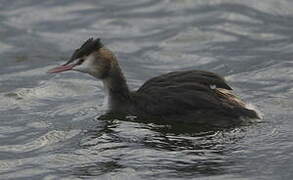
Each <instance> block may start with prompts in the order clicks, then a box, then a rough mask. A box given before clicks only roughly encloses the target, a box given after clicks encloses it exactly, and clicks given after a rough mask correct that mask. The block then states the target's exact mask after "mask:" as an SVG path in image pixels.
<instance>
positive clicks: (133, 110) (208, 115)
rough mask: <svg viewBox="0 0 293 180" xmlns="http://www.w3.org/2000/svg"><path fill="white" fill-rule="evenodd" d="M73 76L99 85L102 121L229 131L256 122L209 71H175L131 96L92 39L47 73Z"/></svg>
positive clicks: (117, 70)
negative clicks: (104, 108) (103, 99)
mask: <svg viewBox="0 0 293 180" xmlns="http://www.w3.org/2000/svg"><path fill="white" fill-rule="evenodd" d="M67 70H75V71H80V72H84V73H88V74H90V75H92V76H94V77H96V78H98V79H100V80H101V81H103V83H104V86H105V89H106V93H107V94H108V101H109V106H108V108H109V109H108V113H107V114H106V115H105V116H102V117H103V118H109V117H110V118H117V117H120V118H121V117H125V116H127V115H135V116H137V118H138V119H140V120H150V121H154V122H157V121H160V122H165V123H169V122H184V123H194V124H202V125H209V126H210V125H211V126H220V127H228V126H234V125H237V124H240V123H241V122H242V120H241V117H244V118H259V116H258V114H257V113H256V112H255V111H254V110H251V109H247V108H246V105H245V103H244V102H243V101H242V100H240V99H239V98H237V97H236V96H235V95H234V94H233V93H232V88H231V87H230V86H229V85H228V84H227V82H226V81H225V80H224V79H223V78H222V77H220V76H218V75H217V74H215V73H212V72H207V71H197V70H191V71H178V72H171V73H167V74H163V75H160V76H157V77H154V78H152V79H150V80H148V81H147V82H146V83H144V84H143V85H142V86H141V87H140V88H139V89H138V90H137V91H132V92H131V91H129V89H128V86H127V83H126V80H125V78H124V76H123V74H122V71H121V69H120V67H119V65H118V62H117V60H116V57H115V56H114V55H113V53H112V52H111V51H110V50H108V49H106V48H105V47H104V46H103V45H102V43H101V42H100V40H99V39H96V40H93V39H92V38H91V39H89V40H88V41H87V42H85V43H84V44H83V45H82V46H81V47H80V48H79V49H77V50H76V51H75V52H74V54H73V55H72V57H71V58H70V60H69V61H68V62H67V63H66V64H65V65H63V66H60V67H57V68H54V69H52V70H51V71H50V72H52V73H54V72H62V71H67Z"/></svg>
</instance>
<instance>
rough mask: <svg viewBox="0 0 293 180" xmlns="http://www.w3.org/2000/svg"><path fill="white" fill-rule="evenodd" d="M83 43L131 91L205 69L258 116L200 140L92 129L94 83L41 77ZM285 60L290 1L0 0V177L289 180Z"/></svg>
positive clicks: (161, 131) (123, 127) (96, 109)
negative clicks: (103, 55)
mask: <svg viewBox="0 0 293 180" xmlns="http://www.w3.org/2000/svg"><path fill="white" fill-rule="evenodd" d="M91 36H93V37H100V38H101V39H102V41H103V42H104V44H106V46H107V47H109V48H110V49H112V50H113V51H114V52H115V53H116V55H117V56H118V59H119V62H120V65H121V67H122V69H123V71H124V73H125V75H126V77H127V79H128V84H129V86H130V87H131V88H132V89H136V88H138V87H139V86H140V85H141V84H142V83H143V82H144V81H145V80H147V79H149V78H150V77H153V76H155V75H159V74H161V73H165V72H170V71H174V70H188V69H202V70H209V71H212V72H216V73H218V74H220V75H222V76H225V78H226V79H227V80H228V82H229V83H230V84H231V86H232V87H233V88H234V89H235V91H236V93H237V94H238V95H239V96H241V97H242V98H243V99H244V100H245V101H246V102H248V103H251V104H253V105H255V106H256V107H257V108H258V109H259V110H260V111H261V112H262V113H263V114H264V118H263V120H262V122H261V123H255V124H253V125H250V126H244V127H239V128H234V129H224V130H219V131H202V132H193V131H191V130H190V129H188V128H186V127H185V128H184V127H183V128H182V127H178V128H171V127H169V126H162V125H156V124H151V123H139V122H133V121H121V120H113V121H102V120H96V119H95V118H96V117H97V116H99V115H101V114H103V112H104V110H103V108H102V103H103V97H104V94H103V90H102V85H101V83H100V82H98V81H97V80H95V79H94V78H92V77H89V76H87V75H84V74H80V73H74V72H72V73H70V72H68V73H62V74H56V75H50V74H47V73H46V71H47V70H48V69H50V68H52V67H54V66H56V65H57V64H61V63H62V62H64V61H65V60H67V59H68V58H69V57H70V55H71V53H72V52H73V50H74V49H76V48H78V47H79V46H80V44H81V43H83V42H84V41H85V40H86V39H87V38H89V37H91ZM292 59H293V1H291V0H262V1H256V0H246V1H243V0H137V1H134V0H124V1H119V0H116V1H115V0H100V1H94V0H91V1H78V0H50V1H38V0H10V1H8V0H1V1H0V179H7V180H10V179H46V180H48V179H134V180H136V179H211V180H213V179H217V180H218V179H223V180H224V179H225V180H226V179H237V180H238V179H239V180H240V179H241V180H243V179H245V180H246V179H251V180H255V179H266V180H267V179H273V180H279V179H284V180H290V179H293V158H292V155H293V140H292V139H293V132H292V129H293V121H292V118H293V112H292V110H293V101H292V99H291V98H292V96H293V83H292V82H293V81H292V80H293V78H292V77H293V69H292V67H293V63H292V61H291V60H292Z"/></svg>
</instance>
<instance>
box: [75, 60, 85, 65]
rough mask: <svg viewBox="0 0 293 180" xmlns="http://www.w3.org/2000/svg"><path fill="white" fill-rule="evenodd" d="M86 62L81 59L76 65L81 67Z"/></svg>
mask: <svg viewBox="0 0 293 180" xmlns="http://www.w3.org/2000/svg"><path fill="white" fill-rule="evenodd" d="M83 62H84V59H79V60H78V62H77V63H76V65H81V64H82V63H83Z"/></svg>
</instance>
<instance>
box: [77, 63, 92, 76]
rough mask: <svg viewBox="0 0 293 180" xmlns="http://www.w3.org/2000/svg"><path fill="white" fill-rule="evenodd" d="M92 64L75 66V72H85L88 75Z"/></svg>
mask: <svg viewBox="0 0 293 180" xmlns="http://www.w3.org/2000/svg"><path fill="white" fill-rule="evenodd" d="M90 67H91V66H90V63H89V62H87V61H85V62H84V63H82V64H81V65H78V66H75V67H74V68H73V70H75V71H80V72H84V73H88V72H89V70H90Z"/></svg>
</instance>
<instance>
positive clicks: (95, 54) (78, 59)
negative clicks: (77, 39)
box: [48, 38, 116, 79]
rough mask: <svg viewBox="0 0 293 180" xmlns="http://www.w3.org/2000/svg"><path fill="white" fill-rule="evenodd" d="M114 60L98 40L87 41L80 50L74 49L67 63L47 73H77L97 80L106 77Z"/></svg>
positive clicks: (111, 54)
mask: <svg viewBox="0 0 293 180" xmlns="http://www.w3.org/2000/svg"><path fill="white" fill-rule="evenodd" d="M115 61H116V58H115V56H114V55H113V53H112V52H111V51H110V50H108V49H107V48H105V47H104V45H103V44H102V43H101V41H100V39H93V38H90V39H88V40H87V41H86V42H85V43H84V44H83V45H82V46H81V47H80V48H78V49H76V50H75V51H74V53H73V54H72V56H71V58H70V59H69V61H67V62H66V63H65V64H63V65H61V66H58V67H55V68H53V69H51V70H49V71H48V72H49V73H60V72H64V71H69V70H73V71H79V72H83V73H88V74H90V75H92V76H94V77H96V78H98V79H104V78H106V77H107V76H108V73H109V72H110V70H111V66H112V65H113V63H115Z"/></svg>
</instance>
